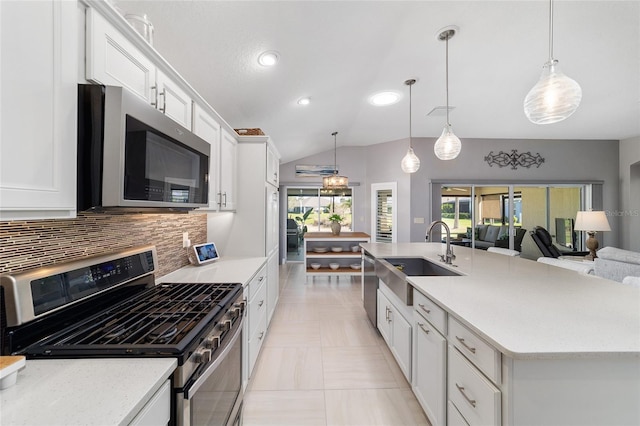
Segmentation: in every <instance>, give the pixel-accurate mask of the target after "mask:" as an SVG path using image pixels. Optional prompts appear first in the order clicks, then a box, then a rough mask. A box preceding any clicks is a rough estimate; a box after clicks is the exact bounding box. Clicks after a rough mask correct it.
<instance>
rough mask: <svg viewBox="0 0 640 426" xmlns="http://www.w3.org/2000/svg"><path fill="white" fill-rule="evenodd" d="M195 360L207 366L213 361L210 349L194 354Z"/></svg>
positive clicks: (200, 350)
mask: <svg viewBox="0 0 640 426" xmlns="http://www.w3.org/2000/svg"><path fill="white" fill-rule="evenodd" d="M193 360H194V361H195V362H196V363H197V364H206V363H207V362H209V361H211V351H210V350H208V349H198V350H197V351H196V352H195V353H194V354H193Z"/></svg>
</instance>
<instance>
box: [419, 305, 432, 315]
mask: <svg viewBox="0 0 640 426" xmlns="http://www.w3.org/2000/svg"><path fill="white" fill-rule="evenodd" d="M418 306H420V308H421V309H422V310H423V311H425V312H426V313H428V314H430V313H431V309H427V308H425V307H424V305H423V304H422V303H418Z"/></svg>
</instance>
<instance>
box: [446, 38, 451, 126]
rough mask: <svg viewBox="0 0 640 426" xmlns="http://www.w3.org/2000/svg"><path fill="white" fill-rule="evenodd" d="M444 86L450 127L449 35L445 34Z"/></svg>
mask: <svg viewBox="0 0 640 426" xmlns="http://www.w3.org/2000/svg"><path fill="white" fill-rule="evenodd" d="M445 46H446V47H445V50H446V53H445V67H444V69H445V84H446V88H447V126H451V123H449V35H448V34H447V38H446V39H445Z"/></svg>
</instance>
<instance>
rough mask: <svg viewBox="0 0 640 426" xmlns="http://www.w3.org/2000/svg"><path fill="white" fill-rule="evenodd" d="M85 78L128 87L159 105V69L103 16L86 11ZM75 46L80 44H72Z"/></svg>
mask: <svg viewBox="0 0 640 426" xmlns="http://www.w3.org/2000/svg"><path fill="white" fill-rule="evenodd" d="M86 13H87V21H86V25H87V28H86V64H85V65H86V78H87V80H91V81H94V82H96V83H99V84H105V85H112V86H121V87H126V88H127V89H129V90H130V91H132V92H133V93H135V94H136V95H138V96H140V97H141V98H142V99H144V100H145V101H147V102H148V103H150V104H152V105H157V100H158V99H157V98H158V96H157V95H158V91H157V90H152V88H154V89H155V81H156V67H155V65H154V64H153V62H152V61H151V60H150V59H149V58H147V57H146V56H145V55H144V54H143V53H142V52H141V51H140V50H139V49H138V48H136V47H135V46H134V45H133V43H131V42H130V41H129V40H127V38H126V37H125V35H123V34H122V33H121V32H120V31H118V30H117V29H116V28H115V27H114V26H113V25H111V24H110V23H109V22H108V21H107V20H106V19H105V18H104V17H103V16H102V15H100V13H98V12H97V11H96V10H94V9H92V8H88V9H87V12H86ZM73 43H74V44H73V45H75V44H76V43H77V42H76V41H74V42H73Z"/></svg>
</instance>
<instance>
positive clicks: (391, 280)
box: [375, 257, 462, 305]
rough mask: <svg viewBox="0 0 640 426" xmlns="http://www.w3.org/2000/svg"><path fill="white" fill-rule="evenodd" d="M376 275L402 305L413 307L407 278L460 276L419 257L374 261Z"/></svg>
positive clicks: (411, 291) (411, 292) (411, 290)
mask: <svg viewBox="0 0 640 426" xmlns="http://www.w3.org/2000/svg"><path fill="white" fill-rule="evenodd" d="M375 268H376V275H377V276H378V278H380V279H381V280H382V281H383V282H384V283H385V284H386V285H387V287H389V288H390V289H391V291H393V292H394V293H395V294H396V295H397V296H398V297H399V298H400V300H402V301H403V302H404V303H406V304H407V305H413V287H411V286H410V285H409V283H408V282H407V277H408V276H409V277H424V276H438V277H441V276H460V275H462V274H459V273H457V272H453V271H451V270H450V269H447V268H443V267H442V266H440V265H438V264H435V263H433V262H431V261H429V260H426V259H423V258H421V257H394V258H386V259H376V265H375Z"/></svg>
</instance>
